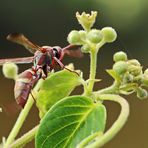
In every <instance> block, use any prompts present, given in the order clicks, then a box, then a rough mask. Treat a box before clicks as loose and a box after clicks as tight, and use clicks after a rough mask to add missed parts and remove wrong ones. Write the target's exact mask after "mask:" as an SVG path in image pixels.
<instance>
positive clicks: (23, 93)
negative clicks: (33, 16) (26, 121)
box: [0, 33, 82, 107]
mask: <svg viewBox="0 0 148 148" xmlns="http://www.w3.org/2000/svg"><path fill="white" fill-rule="evenodd" d="M7 39H8V40H10V41H12V42H15V43H18V44H21V45H23V46H24V47H25V48H27V49H28V50H29V51H30V52H32V53H34V56H33V57H25V58H14V59H1V60H0V65H3V64H4V63H6V62H14V63H17V64H21V63H33V66H32V68H31V69H27V70H25V71H24V72H22V73H21V74H19V75H18V78H17V79H16V83H15V87H14V95H15V99H16V102H17V103H18V104H19V105H20V106H21V107H24V105H25V104H26V102H27V99H28V96H29V94H30V93H31V90H32V88H33V86H34V85H35V83H36V82H37V81H38V80H39V79H40V78H43V79H45V78H46V77H47V74H48V72H50V71H51V70H52V69H54V67H55V66H56V64H58V65H60V67H61V68H65V66H64V65H63V64H62V62H61V60H62V59H63V56H64V55H65V54H67V55H70V56H73V57H82V53H81V52H80V50H75V51H73V50H69V49H70V48H73V47H74V46H73V45H69V46H66V47H64V48H61V47H59V46H54V47H50V46H43V47H39V46H38V45H36V44H33V43H32V42H31V41H29V40H28V39H27V38H26V37H25V36H24V35H23V34H18V33H15V34H10V35H8V36H7ZM66 69H67V68H66ZM67 70H69V69H67ZM69 71H71V70H69Z"/></svg>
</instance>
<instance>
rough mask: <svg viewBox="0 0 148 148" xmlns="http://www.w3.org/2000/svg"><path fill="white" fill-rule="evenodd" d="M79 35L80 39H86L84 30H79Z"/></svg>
mask: <svg viewBox="0 0 148 148" xmlns="http://www.w3.org/2000/svg"><path fill="white" fill-rule="evenodd" d="M79 35H80V38H81V40H82V41H84V40H86V31H84V30H80V31H79Z"/></svg>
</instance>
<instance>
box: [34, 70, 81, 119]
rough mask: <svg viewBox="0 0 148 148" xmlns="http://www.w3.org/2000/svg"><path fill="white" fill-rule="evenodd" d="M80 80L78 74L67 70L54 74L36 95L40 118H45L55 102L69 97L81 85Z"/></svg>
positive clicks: (45, 81)
mask: <svg viewBox="0 0 148 148" xmlns="http://www.w3.org/2000/svg"><path fill="white" fill-rule="evenodd" d="M80 79H81V78H80V77H79V76H78V75H77V74H76V73H73V72H69V71H67V70H62V71H59V72H56V73H53V74H51V75H50V76H49V77H48V78H46V79H45V80H44V82H43V83H42V85H41V87H40V90H39V92H38V93H37V95H36V97H37V100H36V103H37V107H38V108H39V111H40V117H43V116H44V114H45V113H46V112H47V111H48V110H49V108H50V107H51V106H52V105H53V104H54V103H55V102H57V101H59V100H60V99H62V98H64V97H66V96H68V95H69V94H70V93H71V92H72V91H73V89H74V88H75V87H76V86H78V85H80Z"/></svg>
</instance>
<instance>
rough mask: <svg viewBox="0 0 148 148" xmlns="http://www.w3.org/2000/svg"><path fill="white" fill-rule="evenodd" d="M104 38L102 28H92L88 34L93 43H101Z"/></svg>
mask: <svg viewBox="0 0 148 148" xmlns="http://www.w3.org/2000/svg"><path fill="white" fill-rule="evenodd" d="M102 38H103V35H102V34H101V31H100V30H97V29H92V30H91V31H89V33H88V34H87V39H88V40H89V41H90V42H92V43H99V42H100V41H101V40H102Z"/></svg>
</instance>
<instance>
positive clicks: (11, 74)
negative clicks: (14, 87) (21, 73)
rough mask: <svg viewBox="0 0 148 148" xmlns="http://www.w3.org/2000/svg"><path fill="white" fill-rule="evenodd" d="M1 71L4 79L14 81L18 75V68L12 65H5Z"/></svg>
mask: <svg viewBox="0 0 148 148" xmlns="http://www.w3.org/2000/svg"><path fill="white" fill-rule="evenodd" d="M2 71H3V74H4V76H5V77H6V78H8V79H14V80H15V79H16V77H17V74H18V67H17V65H16V64H14V63H5V64H4V65H3V69H2Z"/></svg>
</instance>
